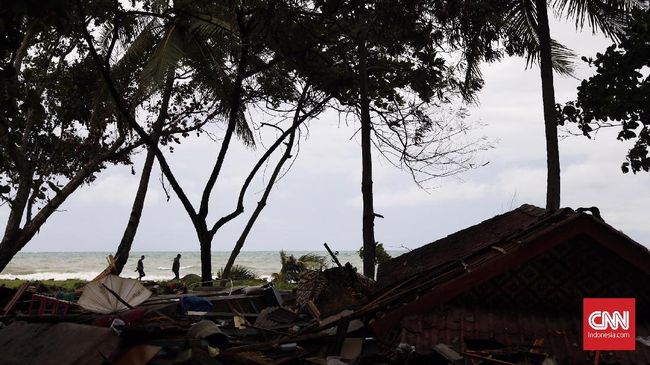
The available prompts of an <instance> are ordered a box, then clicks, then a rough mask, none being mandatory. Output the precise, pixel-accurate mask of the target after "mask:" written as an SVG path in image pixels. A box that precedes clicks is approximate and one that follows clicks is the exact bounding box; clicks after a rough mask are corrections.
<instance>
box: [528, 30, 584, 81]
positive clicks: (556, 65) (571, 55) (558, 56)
mask: <svg viewBox="0 0 650 365" xmlns="http://www.w3.org/2000/svg"><path fill="white" fill-rule="evenodd" d="M539 57H540V52H539V45H535V46H534V47H530V48H529V49H528V52H527V54H526V67H532V66H533V65H535V64H538V63H539ZM576 57H577V55H576V54H575V52H573V51H572V50H571V49H570V48H568V47H566V46H565V45H563V44H561V43H560V42H558V41H556V40H555V39H551V61H552V63H553V70H554V71H555V72H557V73H559V74H560V75H563V76H572V75H573V72H574V71H575V68H574V60H575V58H576Z"/></svg>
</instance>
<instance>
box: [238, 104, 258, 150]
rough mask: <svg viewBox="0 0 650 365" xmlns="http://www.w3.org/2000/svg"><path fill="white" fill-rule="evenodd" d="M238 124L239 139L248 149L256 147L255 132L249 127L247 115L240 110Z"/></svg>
mask: <svg viewBox="0 0 650 365" xmlns="http://www.w3.org/2000/svg"><path fill="white" fill-rule="evenodd" d="M236 123H237V124H235V134H236V135H237V137H239V138H240V139H241V140H242V142H243V143H244V146H246V147H255V136H253V131H252V130H251V128H250V126H249V125H248V121H247V120H246V114H245V113H244V110H243V109H240V110H239V113H238V117H237V122H236Z"/></svg>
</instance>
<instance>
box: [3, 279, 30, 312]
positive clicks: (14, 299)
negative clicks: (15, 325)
mask: <svg viewBox="0 0 650 365" xmlns="http://www.w3.org/2000/svg"><path fill="white" fill-rule="evenodd" d="M28 287H29V283H22V284H21V285H20V286H19V287H18V290H17V291H16V294H14V296H13V297H12V298H11V300H10V301H9V303H7V304H6V305H5V307H4V308H3V309H2V311H3V314H5V315H6V314H8V313H9V312H11V310H12V309H13V308H14V306H15V305H16V303H17V302H18V301H19V300H20V298H21V297H22V296H23V294H25V291H26V290H27V288H28Z"/></svg>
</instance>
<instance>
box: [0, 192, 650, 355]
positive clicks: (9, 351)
mask: <svg viewBox="0 0 650 365" xmlns="http://www.w3.org/2000/svg"><path fill="white" fill-rule="evenodd" d="M335 262H336V265H337V266H335V267H334V268H330V269H327V270H322V271H312V270H304V271H302V272H301V273H300V274H299V276H298V280H297V283H296V288H295V289H294V290H292V291H280V290H278V289H276V288H275V287H274V286H273V284H271V283H269V284H266V285H262V286H257V287H233V286H232V284H231V285H230V286H229V287H228V285H226V286H225V287H221V286H215V287H196V288H188V287H187V286H184V285H183V281H182V280H181V281H180V282H176V283H175V284H174V285H175V286H174V287H171V286H170V287H166V288H160V287H155V286H148V287H145V286H143V285H142V282H139V281H136V280H132V279H124V278H119V277H117V276H114V275H111V270H110V265H109V268H107V270H105V272H104V273H102V274H101V275H100V276H99V277H98V278H96V280H93V281H92V282H91V283H90V284H88V285H87V286H86V287H85V288H84V289H83V290H82V291H80V293H78V294H79V296H78V298H77V297H75V298H70V297H66V296H60V295H59V296H57V295H56V293H43V292H36V291H35V288H33V287H32V286H30V285H28V284H24V285H22V286H21V287H19V288H18V289H16V290H9V289H6V288H0V308H3V309H2V312H0V364H9V365H13V364H24V363H29V364H32V363H33V364H117V365H144V364H150V365H162V364H246V365H248V364H265V365H267V364H322V365H341V364H355V365H363V364H411V365H414V364H456V365H460V364H464V365H468V364H471V365H478V364H501V365H512V364H535V365H554V364H577V363H580V364H650V305H649V303H650V286H649V285H647V283H648V282H650V253H649V251H648V249H647V248H645V247H643V246H642V245H640V244H638V243H637V242H634V241H633V240H631V239H630V238H629V237H627V236H625V235H623V234H622V233H620V232H619V231H617V230H615V229H614V228H613V227H611V226H609V225H608V224H606V223H604V222H603V221H602V219H596V217H593V216H591V215H589V214H586V213H582V212H579V211H573V210H571V209H568V208H567V209H561V210H558V211H554V212H548V211H546V210H544V209H541V208H536V207H533V206H529V205H524V206H522V207H520V208H517V209H515V210H513V211H511V212H507V213H505V214H502V215H499V216H496V217H494V218H491V219H489V220H486V221H484V222H482V223H480V224H478V225H476V226H473V227H469V228H467V229H465V230H462V231H459V232H457V233H454V234H452V235H450V236H448V237H445V238H443V239H441V240H438V241H436V242H434V243H432V244H430V245H426V246H423V247H422V248H419V249H417V250H414V251H411V252H409V253H406V254H404V255H402V256H400V257H397V258H395V259H392V260H390V261H389V262H387V263H386V264H383V265H380V268H379V276H378V278H379V281H378V282H377V283H375V282H374V281H372V280H369V279H367V278H365V277H363V276H361V275H359V274H358V273H357V272H356V270H355V269H354V268H353V267H352V266H350V265H349V264H346V265H341V264H340V263H338V262H337V261H335ZM612 283H616V284H617V285H614V284H612ZM612 288H617V289H616V290H618V292H617V293H615V294H617V295H627V296H633V297H636V298H637V302H636V303H637V307H636V311H637V312H636V314H637V316H636V338H635V339H636V344H637V346H636V350H635V351H600V352H599V351H583V350H582V346H581V341H582V338H581V336H582V327H581V325H582V323H581V312H580V311H581V308H580V305H581V298H582V297H583V296H592V297H607V295H611V294H610V293H611V290H612ZM2 298H5V300H4V301H3V300H2ZM2 305H4V307H1V306H2ZM2 327H5V328H2Z"/></svg>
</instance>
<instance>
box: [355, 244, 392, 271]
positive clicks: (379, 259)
mask: <svg viewBox="0 0 650 365" xmlns="http://www.w3.org/2000/svg"><path fill="white" fill-rule="evenodd" d="M375 253H376V255H375V265H381V264H383V263H385V262H387V261H388V260H390V259H392V258H393V257H392V256H391V255H390V254H389V253H388V252H386V249H384V244H383V243H379V242H375ZM357 254H359V257H361V258H363V246H361V248H359V251H357Z"/></svg>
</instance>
